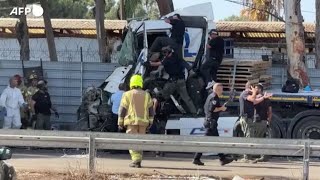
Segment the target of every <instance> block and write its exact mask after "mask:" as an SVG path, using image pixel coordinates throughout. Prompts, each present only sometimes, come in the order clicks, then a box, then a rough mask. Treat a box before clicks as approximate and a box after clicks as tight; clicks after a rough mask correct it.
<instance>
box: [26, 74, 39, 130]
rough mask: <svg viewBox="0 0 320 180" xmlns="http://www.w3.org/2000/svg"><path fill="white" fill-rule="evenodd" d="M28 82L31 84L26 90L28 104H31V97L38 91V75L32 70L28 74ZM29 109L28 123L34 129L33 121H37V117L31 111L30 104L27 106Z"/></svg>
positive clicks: (32, 110)
mask: <svg viewBox="0 0 320 180" xmlns="http://www.w3.org/2000/svg"><path fill="white" fill-rule="evenodd" d="M29 84H31V85H30V86H29V87H28V89H27V91H28V95H29V96H28V97H29V98H28V103H29V105H31V98H32V96H33V95H34V94H36V92H37V91H38V88H37V85H38V76H37V74H36V73H35V72H33V73H32V74H31V75H30V76H29ZM29 109H30V116H31V120H30V125H31V127H32V128H33V129H34V128H35V123H36V121H37V117H36V115H35V114H34V113H33V112H35V111H34V109H32V106H29Z"/></svg>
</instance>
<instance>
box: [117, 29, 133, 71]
mask: <svg viewBox="0 0 320 180" xmlns="http://www.w3.org/2000/svg"><path fill="white" fill-rule="evenodd" d="M134 57H135V50H134V35H133V32H132V31H130V30H129V31H128V33H127V36H126V38H125V39H124V42H123V44H122V47H121V50H120V53H119V60H118V62H119V64H120V65H121V66H128V65H130V64H133V63H134Z"/></svg>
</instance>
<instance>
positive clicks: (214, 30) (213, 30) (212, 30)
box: [209, 29, 218, 35]
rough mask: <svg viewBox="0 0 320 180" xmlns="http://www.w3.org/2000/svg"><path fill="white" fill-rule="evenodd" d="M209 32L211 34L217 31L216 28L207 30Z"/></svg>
mask: <svg viewBox="0 0 320 180" xmlns="http://www.w3.org/2000/svg"><path fill="white" fill-rule="evenodd" d="M209 34H210V35H211V34H218V31H217V30H216V29H211V30H210V32H209Z"/></svg>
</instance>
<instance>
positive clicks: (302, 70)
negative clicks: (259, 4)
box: [284, 0, 309, 87]
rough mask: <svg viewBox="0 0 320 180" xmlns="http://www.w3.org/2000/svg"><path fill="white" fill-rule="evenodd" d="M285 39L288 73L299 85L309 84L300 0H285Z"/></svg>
mask: <svg viewBox="0 0 320 180" xmlns="http://www.w3.org/2000/svg"><path fill="white" fill-rule="evenodd" d="M284 8H285V17H286V24H285V26H286V41H287V55H288V72H289V75H290V76H291V77H292V78H294V79H297V80H298V81H299V82H300V86H301V87H305V86H306V85H308V84H309V77H308V74H307V70H306V66H305V63H304V53H305V39H304V27H303V24H302V22H303V17H302V15H301V5H300V0H285V6H284Z"/></svg>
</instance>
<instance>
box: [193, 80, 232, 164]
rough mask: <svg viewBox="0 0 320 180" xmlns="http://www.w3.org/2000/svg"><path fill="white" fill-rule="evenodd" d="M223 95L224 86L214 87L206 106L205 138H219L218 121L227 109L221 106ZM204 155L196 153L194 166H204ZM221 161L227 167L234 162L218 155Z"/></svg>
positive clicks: (218, 84)
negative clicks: (202, 157) (221, 113)
mask: <svg viewBox="0 0 320 180" xmlns="http://www.w3.org/2000/svg"><path fill="white" fill-rule="evenodd" d="M222 93H223V86H222V84H220V83H216V84H214V85H213V93H211V94H210V95H209V96H208V98H207V100H206V103H205V105H204V111H205V113H206V117H205V120H204V127H205V129H206V133H205V136H219V132H218V119H219V114H220V112H224V111H226V110H227V108H226V107H225V106H224V105H221V104H220V98H219V96H221V95H222ZM201 156H202V153H196V155H195V157H194V160H193V164H195V165H200V166H203V165H204V163H203V162H201V161H200V158H201ZM218 156H219V159H220V164H221V165H222V166H223V165H226V164H229V163H231V162H232V161H233V159H231V158H228V157H227V156H226V155H224V154H221V153H220V154H218Z"/></svg>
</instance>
